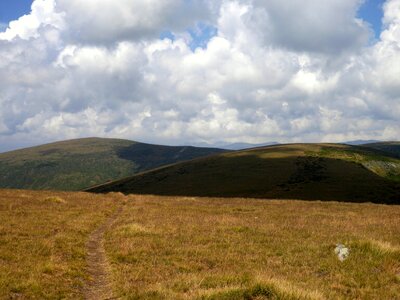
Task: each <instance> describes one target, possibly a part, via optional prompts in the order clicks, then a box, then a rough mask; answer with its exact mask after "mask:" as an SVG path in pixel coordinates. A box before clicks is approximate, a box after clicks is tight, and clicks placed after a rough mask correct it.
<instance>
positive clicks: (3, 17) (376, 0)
mask: <svg viewBox="0 0 400 300" xmlns="http://www.w3.org/2000/svg"><path fill="white" fill-rule="evenodd" d="M384 2H385V1H384V0H365V4H364V5H363V6H362V7H361V8H360V11H359V13H358V16H359V17H360V18H362V19H364V20H366V21H367V22H369V23H370V24H371V26H372V28H373V29H374V31H375V35H376V37H379V34H380V32H381V26H382V22H381V19H382V4H383V3H384ZM31 4H32V0H1V1H0V23H3V24H7V23H8V22H9V21H11V20H15V19H18V17H20V16H22V15H24V14H27V13H29V11H30V7H31ZM189 33H190V34H191V36H192V38H193V41H192V43H191V45H190V46H191V48H192V49H193V50H194V49H195V48H197V47H202V48H204V46H205V45H206V44H207V41H208V40H209V39H210V38H212V37H213V36H214V35H215V34H216V30H215V28H213V27H210V26H207V25H205V24H199V26H198V28H197V29H196V30H189ZM161 37H162V38H170V39H173V38H174V37H173V35H171V34H170V33H169V32H167V31H166V32H164V33H162V34H161Z"/></svg>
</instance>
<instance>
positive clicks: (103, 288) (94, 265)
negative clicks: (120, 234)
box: [85, 206, 122, 300]
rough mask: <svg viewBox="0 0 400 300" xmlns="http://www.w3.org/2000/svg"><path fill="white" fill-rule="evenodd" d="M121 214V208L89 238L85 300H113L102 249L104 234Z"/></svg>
mask: <svg viewBox="0 0 400 300" xmlns="http://www.w3.org/2000/svg"><path fill="white" fill-rule="evenodd" d="M121 212H122V206H120V207H119V208H117V210H116V211H115V213H114V214H113V215H111V216H110V217H109V218H108V219H107V220H106V222H104V223H103V224H102V225H100V226H99V227H98V228H97V229H96V230H95V231H93V232H92V233H91V235H90V236H89V240H88V242H87V245H86V249H87V264H88V272H89V275H90V280H89V281H88V283H87V286H86V288H85V299H96V300H105V299H115V297H114V295H113V291H112V286H111V283H110V280H109V276H108V274H109V269H110V268H109V264H108V261H107V258H106V253H105V249H104V233H105V232H106V231H107V230H108V229H110V228H111V226H112V224H113V223H114V221H115V220H116V219H117V217H118V215H120V214H121Z"/></svg>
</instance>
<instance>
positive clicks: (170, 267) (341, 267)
mask: <svg viewBox="0 0 400 300" xmlns="http://www.w3.org/2000/svg"><path fill="white" fill-rule="evenodd" d="M46 199H47V200H46ZM49 199H53V200H49ZM54 199H58V200H56V201H54ZM60 199H61V200H62V201H60ZM121 204H125V205H123V210H122V212H121V213H120V214H119V215H118V217H117V219H115V221H113V223H112V225H111V227H108V228H107V231H106V233H105V248H106V254H107V256H108V261H109V263H110V274H109V275H110V276H109V278H110V279H111V284H112V286H113V289H114V295H115V296H117V297H120V298H121V299H229V300H231V299H400V295H399V287H400V252H399V251H398V250H399V247H400V223H399V220H400V206H385V205H374V204H346V203H335V202H330V203H325V202H304V201H289V200H287V201H275V200H271V201H269V200H251V199H216V198H215V199H213V198H196V197H180V198H179V197H157V196H124V195H122V194H118V193H113V194H108V195H92V194H87V193H55V192H29V191H9V190H2V191H0V220H1V223H0V299H10V298H21V299H46V298H47V299H60V298H67V299H81V298H83V297H84V287H85V284H86V282H87V280H88V277H89V276H88V271H87V269H88V268H87V261H86V258H87V256H86V254H87V248H86V247H87V244H86V243H87V240H88V237H89V236H90V234H91V233H92V232H94V231H95V229H96V228H99V226H101V224H104V223H105V222H106V220H109V219H110V216H111V215H113V212H114V211H116V208H117V207H121ZM337 243H343V244H345V245H346V246H348V247H349V248H350V256H349V258H348V259H347V260H345V261H344V262H340V261H339V260H338V258H337V257H336V255H335V253H334V249H335V245H336V244H337Z"/></svg>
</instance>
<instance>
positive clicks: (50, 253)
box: [0, 190, 117, 299]
mask: <svg viewBox="0 0 400 300" xmlns="http://www.w3.org/2000/svg"><path fill="white" fill-rule="evenodd" d="M116 204H117V201H116V198H114V197H112V196H110V195H108V196H95V195H91V194H85V193H53V192H30V191H10V190H0V220H1V222H0V299H64V298H68V299H80V298H82V289H83V286H84V284H85V282H86V280H87V279H88V276H87V273H86V272H85V268H86V260H85V258H86V248H85V244H86V240H87V237H88V235H89V234H90V233H91V232H92V231H93V230H94V229H95V228H96V227H97V226H98V225H99V224H100V223H102V222H104V220H105V219H106V217H107V216H108V215H110V214H111V213H112V212H113V211H114V210H115V207H116Z"/></svg>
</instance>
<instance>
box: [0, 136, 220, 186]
mask: <svg viewBox="0 0 400 300" xmlns="http://www.w3.org/2000/svg"><path fill="white" fill-rule="evenodd" d="M221 152H223V150H220V149H210V148H195V147H170V146H159V145H150V144H143V143H137V142H133V141H128V140H119V139H101V138H87V139H77V140H70V141H63V142H57V143H52V144H47V145H42V146H38V147H32V148H27V149H22V150H17V151H11V152H7V153H3V154H0V188H23V189H54V190H80V189H83V188H87V187H89V186H92V185H95V184H99V183H103V182H106V181H110V180H116V179H119V178H123V177H126V176H130V175H133V174H136V173H138V172H142V171H144V170H148V169H152V168H156V167H159V166H162V165H167V164H172V163H176V162H179V161H184V160H189V159H193V158H197V157H202V156H207V155H210V154H215V153H221Z"/></svg>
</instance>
